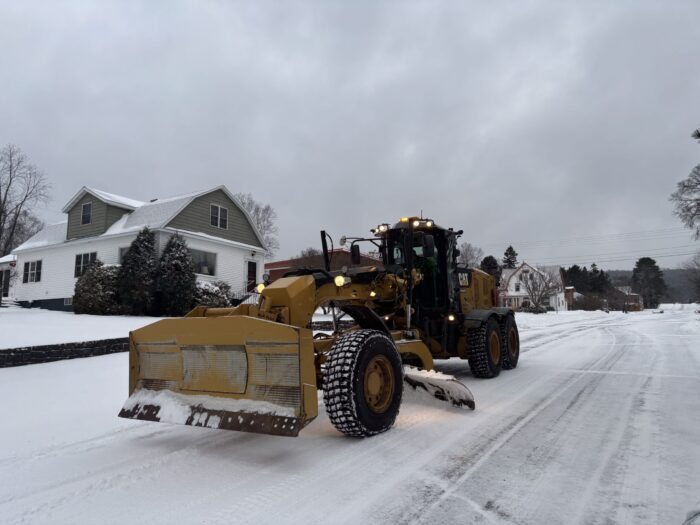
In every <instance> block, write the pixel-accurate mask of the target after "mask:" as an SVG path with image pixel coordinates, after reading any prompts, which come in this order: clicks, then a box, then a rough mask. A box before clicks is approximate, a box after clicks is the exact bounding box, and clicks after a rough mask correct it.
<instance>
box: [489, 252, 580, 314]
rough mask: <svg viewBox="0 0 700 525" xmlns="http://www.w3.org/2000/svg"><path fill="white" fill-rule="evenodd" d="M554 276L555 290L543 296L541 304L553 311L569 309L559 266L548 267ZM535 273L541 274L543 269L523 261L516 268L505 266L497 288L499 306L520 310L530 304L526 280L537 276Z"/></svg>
mask: <svg viewBox="0 0 700 525" xmlns="http://www.w3.org/2000/svg"><path fill="white" fill-rule="evenodd" d="M550 270H551V272H549V273H551V274H552V275H553V276H554V277H555V283H556V291H555V292H554V293H552V294H551V295H550V296H549V297H547V298H545V300H544V304H543V306H544V307H545V308H548V309H552V310H555V311H566V310H568V309H569V303H570V302H571V301H570V300H568V295H571V294H570V293H569V294H567V291H566V289H565V287H564V284H563V280H562V278H561V271H560V269H559V267H553V268H551V269H550ZM537 274H540V275H543V271H542V270H540V269H537V268H535V267H533V266H530V265H529V264H527V263H526V262H523V263H522V264H521V265H520V266H518V267H517V268H505V269H504V270H503V273H502V274H501V283H500V286H499V288H498V291H499V297H500V302H501V306H505V307H508V308H513V309H514V310H520V309H522V308H527V307H528V306H531V300H530V297H529V294H528V292H527V286H526V284H527V281H528V280H532V279H535V278H537Z"/></svg>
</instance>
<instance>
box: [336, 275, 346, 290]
mask: <svg viewBox="0 0 700 525" xmlns="http://www.w3.org/2000/svg"><path fill="white" fill-rule="evenodd" d="M333 282H334V283H335V285H336V286H337V287H338V288H340V287H342V286H345V283H346V281H345V277H344V276H343V275H336V276H335V279H333ZM347 282H350V279H348V280H347Z"/></svg>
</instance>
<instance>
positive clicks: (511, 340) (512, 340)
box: [508, 328, 518, 358]
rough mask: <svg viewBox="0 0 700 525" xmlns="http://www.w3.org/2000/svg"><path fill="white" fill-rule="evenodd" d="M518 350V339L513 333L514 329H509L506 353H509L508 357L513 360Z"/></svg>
mask: <svg viewBox="0 0 700 525" xmlns="http://www.w3.org/2000/svg"><path fill="white" fill-rule="evenodd" d="M517 350H518V337H517V335H516V333H515V328H511V329H510V330H509V331H508V353H510V356H511V357H513V358H515V355H516V353H517Z"/></svg>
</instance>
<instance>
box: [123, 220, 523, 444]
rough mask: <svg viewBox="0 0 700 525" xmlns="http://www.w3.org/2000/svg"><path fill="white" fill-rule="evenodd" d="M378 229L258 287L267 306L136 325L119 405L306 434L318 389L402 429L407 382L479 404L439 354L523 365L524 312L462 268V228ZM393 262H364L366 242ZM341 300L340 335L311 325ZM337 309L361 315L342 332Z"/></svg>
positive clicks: (329, 405) (352, 431)
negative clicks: (440, 365) (343, 256)
mask: <svg viewBox="0 0 700 525" xmlns="http://www.w3.org/2000/svg"><path fill="white" fill-rule="evenodd" d="M372 233H373V237H371V238H350V239H346V238H342V239H341V244H343V245H344V244H345V243H347V241H348V240H349V241H350V253H351V260H352V262H353V266H352V267H350V268H343V270H341V271H331V270H330V268H331V264H330V263H331V261H330V258H329V256H330V255H331V254H332V252H330V253H329V251H328V248H327V240H326V239H327V237H328V236H327V235H326V234H325V232H321V239H322V245H323V256H324V262H325V268H308V269H300V270H295V271H291V272H289V273H287V274H286V275H285V276H284V277H282V278H280V279H278V280H276V281H274V282H273V283H271V284H269V285H268V286H264V285H263V284H262V283H261V284H260V285H258V289H259V291H260V298H259V300H258V302H257V304H240V305H239V306H237V307H234V308H207V307H203V306H198V307H196V308H195V309H194V310H192V311H191V312H190V313H189V314H187V315H186V316H185V317H184V318H180V319H165V320H161V321H158V322H156V323H153V324H151V325H149V326H146V327H144V328H141V329H139V330H135V331H133V332H131V333H130V337H129V339H130V350H129V367H130V368H129V393H130V397H129V399H128V400H127V401H126V403H125V405H124V407H123V408H122V410H121V412H120V413H119V416H121V417H125V418H132V419H142V420H149V421H163V422H171V423H182V424H186V425H193V426H202V427H210V428H220V429H228V430H240V431H246V432H258V433H263V434H274V435H282V436H296V435H298V433H299V431H300V430H301V429H302V428H304V427H305V426H306V425H307V424H309V423H310V422H311V421H313V419H314V418H315V417H316V416H317V414H318V390H319V389H321V390H323V401H324V404H325V407H326V412H327V413H328V416H329V418H330V421H331V422H332V423H333V425H334V426H335V427H336V428H337V429H338V430H339V431H340V432H342V433H344V434H346V435H348V436H358V437H365V436H372V435H374V434H378V433H380V432H384V431H386V430H388V429H389V428H391V426H392V425H393V423H394V420H395V419H396V416H397V414H398V412H399V407H400V405H401V397H402V392H403V387H404V384H405V385H407V386H408V387H410V388H414V389H421V390H425V391H427V392H428V393H430V394H432V395H433V396H434V397H436V398H438V399H441V400H444V401H448V402H451V403H452V404H453V405H455V406H467V407H469V408H471V409H474V406H475V405H474V398H473V396H472V394H471V392H470V391H469V389H468V388H467V387H466V386H464V385H463V384H462V383H460V382H458V381H457V380H456V379H455V378H453V377H451V376H446V375H443V374H438V373H435V372H429V371H431V370H432V369H433V359H435V358H438V359H444V358H450V357H460V358H462V359H467V360H468V361H469V366H470V368H471V372H472V375H474V376H475V377H479V378H491V377H495V376H497V375H498V374H499V372H500V371H501V370H502V369H511V368H515V367H516V366H517V364H518V357H519V352H520V350H519V346H520V343H519V336H518V329H517V326H516V323H515V317H514V315H513V312H512V310H510V309H507V308H497V307H496V304H497V303H496V300H497V289H496V283H495V280H494V278H493V277H492V276H490V275H488V274H486V273H485V272H482V271H480V270H478V269H473V268H463V267H460V266H458V264H457V258H458V255H459V251H458V249H457V238H458V237H459V236H460V235H461V233H462V232H461V231H454V230H452V228H450V229H445V228H442V227H440V226H438V225H436V224H435V223H434V222H433V221H432V220H429V219H423V218H417V217H403V218H401V219H400V221H399V222H398V223H396V224H395V225H394V226H390V225H389V224H380V225H379V226H377V227H376V228H374V229H373V230H372ZM362 242H365V243H371V244H373V245H374V246H375V247H376V249H377V250H378V251H379V253H380V254H381V257H382V262H383V264H381V265H380V264H377V266H364V267H363V266H357V265H359V263H360V243H362ZM322 305H330V307H331V310H332V311H333V312H334V314H333V320H334V327H336V329H335V330H334V331H333V334H332V335H326V334H322V333H318V334H316V335H314V334H313V331H312V330H311V328H310V323H311V320H312V316H313V314H314V312H315V311H316V310H317V309H318V308H319V307H320V306H322ZM336 311H341V312H343V313H344V314H346V315H347V316H349V317H350V318H352V319H353V321H354V325H353V327H352V328H350V329H347V330H344V331H342V330H339V329H337V325H336V322H335V321H336V315H335V312H336Z"/></svg>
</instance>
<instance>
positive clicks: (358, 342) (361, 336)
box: [323, 330, 388, 437]
mask: <svg viewBox="0 0 700 525" xmlns="http://www.w3.org/2000/svg"><path fill="white" fill-rule="evenodd" d="M376 336H380V337H386V336H385V335H384V334H383V333H382V332H380V331H378V330H357V331H352V332H347V333H345V334H343V335H341V336H340V337H339V338H338V340H337V341H336V342H335V343H334V344H333V348H331V350H330V351H329V352H328V357H327V359H326V374H325V375H324V378H323V386H324V389H323V403H324V404H325V405H326V413H327V414H328V418H329V419H330V420H331V423H332V424H333V426H334V427H335V428H337V429H338V430H339V431H340V432H342V433H343V434H345V435H346V436H352V437H368V436H373V435H375V434H379V433H380V432H382V430H369V429H367V428H366V427H365V426H364V425H363V424H362V423H361V422H360V421H359V418H358V415H357V406H356V405H355V399H354V396H353V393H354V388H353V385H354V384H355V382H356V380H357V378H356V377H355V368H356V366H357V360H358V359H359V357H360V350H361V349H362V346H363V345H364V343H365V342H366V341H367V340H368V339H369V338H370V337H376ZM387 339H388V337H387Z"/></svg>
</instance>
